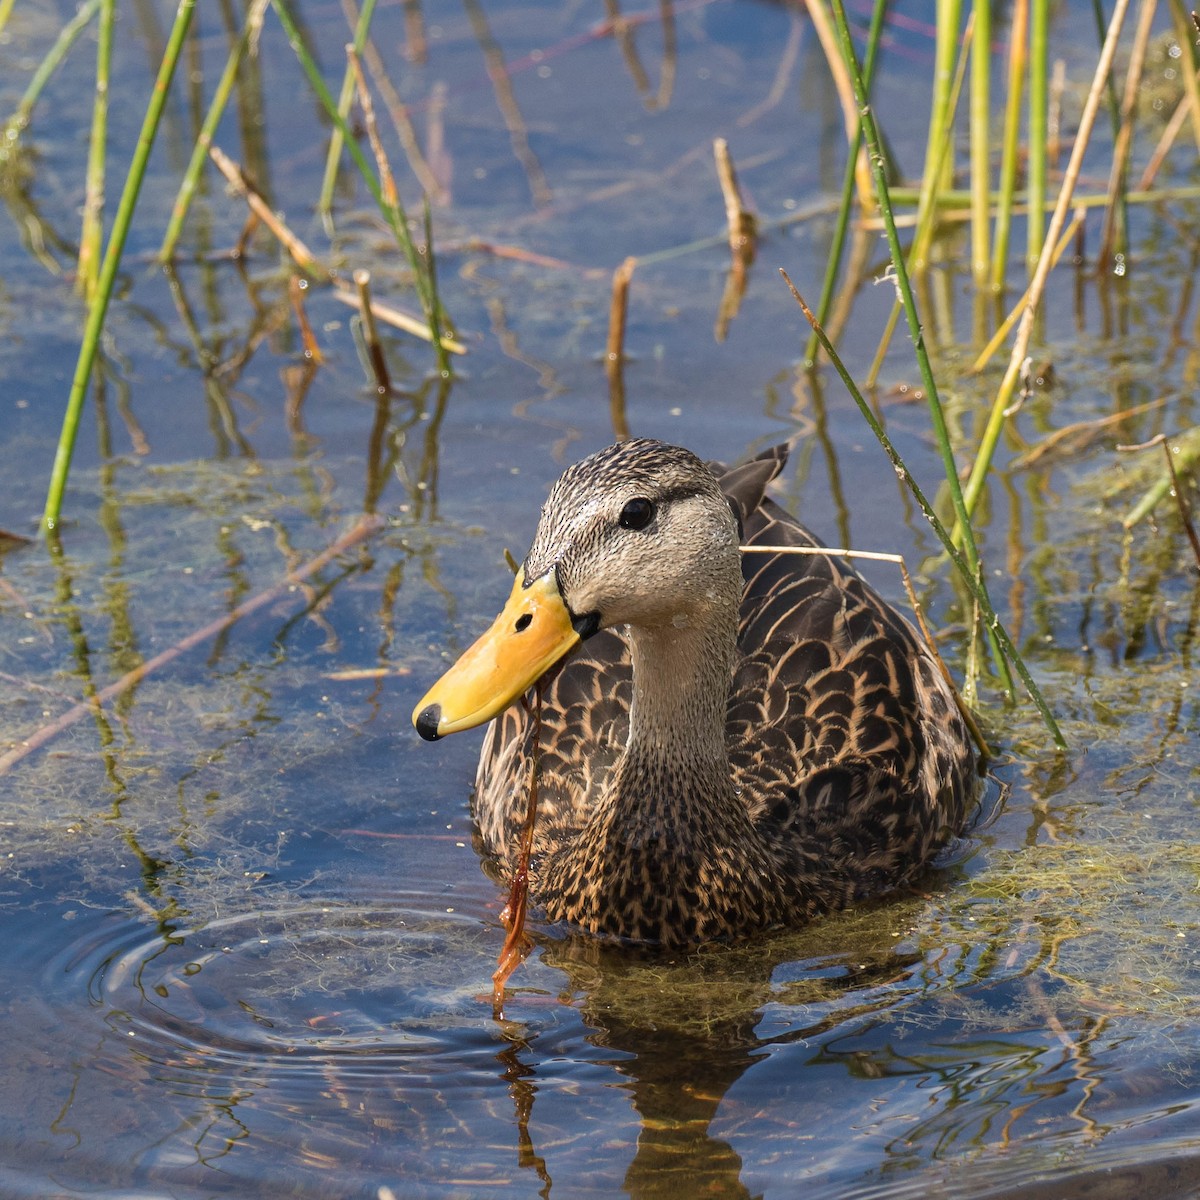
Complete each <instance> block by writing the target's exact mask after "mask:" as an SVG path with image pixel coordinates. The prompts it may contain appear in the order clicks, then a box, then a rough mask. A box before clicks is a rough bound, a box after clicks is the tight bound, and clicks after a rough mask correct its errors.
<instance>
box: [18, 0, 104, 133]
mask: <svg viewBox="0 0 1200 1200" xmlns="http://www.w3.org/2000/svg"><path fill="white" fill-rule="evenodd" d="M101 2H102V0H85V3H83V4H81V5H80V6H79V8H78V9H77V10H76V12H75V15H74V16H73V17H72V18H71V19H70V20H69V21H68V22H67V23H66V24H65V25H64V26H63V27H62V29H61V30H59V34H58V37H57V38H55V39H54V45H53V46H51V47H50V50H49V52H48V53H47V55H46V57H45V58H43V59H42V61H41V62H40V63H38V65H37V69H36V70H35V71H34V73H33V75H32V76H31V78H30V80H29V83H28V84H27V85H26V87H25V91H24V93H23V94H22V96H21V99H20V100H19V101H18V103H17V108H16V111H15V112H14V113H13V115H12V116H11V117H9V119H8V120H7V121H6V122H5V123H4V129H3V136H2V137H0V154H4V153H8V148H9V147H10V146H12V145H14V144H15V143H16V142H17V140H18V138H19V137H20V135H21V131H22V130H23V129H24V128H25V127H26V126H27V125H28V124H29V121H30V117H31V116H32V114H33V109H34V106H35V105H36V104H37V102H38V97H39V96H41V94H42V90H43V89H44V88H45V86H46V84H47V83H48V82H49V81H50V78H51V76H52V75H53V74H54V72H55V71H57V70H58V68H59V67H60V66H61V65H62V62H63V60H64V59H65V58H66V57H67V54H68V52H69V51H70V49H71V47H72V46H73V45H74V44H75V41H76V39H77V38H78V37H79V35H80V34H81V33H82V32H83V31H84V30H85V29H86V28H87V27H88V25H89V24H90V22H91V20H92V18H93V17H94V16H95V15H96V13H97V12H99V11H100V4H101ZM3 16H4V18H5V20H7V19H8V13H7V12H5V13H3ZM0 28H3V25H2V24H0Z"/></svg>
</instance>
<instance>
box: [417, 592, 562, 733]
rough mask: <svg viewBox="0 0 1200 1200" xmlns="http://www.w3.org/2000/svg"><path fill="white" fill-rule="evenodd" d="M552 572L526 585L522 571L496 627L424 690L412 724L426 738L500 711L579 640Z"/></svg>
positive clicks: (481, 720) (469, 726) (470, 725)
mask: <svg viewBox="0 0 1200 1200" xmlns="http://www.w3.org/2000/svg"><path fill="white" fill-rule="evenodd" d="M579 640H580V635H579V633H578V632H577V631H576V630H575V627H574V626H573V625H572V623H571V612H570V610H569V609H568V608H567V605H566V602H565V601H564V600H563V598H562V593H561V592H559V590H558V580H557V579H556V578H555V572H554V571H552V570H551V571H547V572H546V574H545V575H543V576H542V577H541V578H540V579H535V580H534V581H533V582H532V583H531V584H529V586H528V587H526V586H525V572H524V570H523V569H522V570H520V571H518V572H517V577H516V579H515V580H514V581H513V589H512V592H511V594H510V595H509V597H508V602H507V603H506V604H505V606H504V608H503V610H502V611H501V613H500V615H499V616H498V617H497V618H496V619H495V621H494V622H492V627H491V628H490V629H489V630H488V631H487V633H485V634H484V635H483V636H482V637H481V638H480V639H479V640H478V641H477V642H476V643H475V644H474V645H473V646H472V647H471V648H470V649H469V650H467V652H466V653H465V654H464V655H463V656H462V657H461V658H460V659H459V660H458V662H456V663H455V664H454V666H452V667H451V668H450V670H448V671H447V672H446V673H445V675H443V676H442V677H441V679H439V680H438V681H437V683H435V684H434V685H433V687H431V688H430V689H429V691H428V692H426V693H425V695H424V697H423V698H422V700H421V702H420V703H419V704H418V705H417V707H416V708H415V709H413V717H412V721H413V724H414V725H415V726H416V729H417V732H418V733H419V734H420V735H421V736H422V737H423V738H425V739H426V740H428V741H431V742H432V741H434V740H435V739H436V738H440V737H445V735H446V734H448V733H458V731H459V730H461V729H472V728H474V727H475V726H476V725H482V724H483V723H484V721H490V720H491V719H492V717H494V716H496V715H497V714H498V713H502V712H503V711H504V710H505V709H506V708H507V707H508V706H509V705H510V704H512V703H513V701H514V700H516V699H517V698H518V697H519V696H521V695H523V694H524V693H525V692H526V691H527V690H528V689H529V688H530V687H532V686H533V684H535V683H536V682H537V681H538V680H539V679H540V678H541V677H542V676H543V675H544V674H545V673H546V672H547V671H548V670H549V669H550V668H551V667H552V666H554V664H555V663H556V662H558V660H559V659H560V658H562V657H563V655H565V654H566V653H567V652H568V651H569V650H571V649H573V648H574V647H575V645H576V644H577V643H578V642H579Z"/></svg>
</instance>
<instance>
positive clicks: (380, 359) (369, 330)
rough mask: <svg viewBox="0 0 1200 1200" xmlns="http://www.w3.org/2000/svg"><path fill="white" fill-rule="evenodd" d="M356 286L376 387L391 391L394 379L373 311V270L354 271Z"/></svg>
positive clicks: (359, 313)
mask: <svg viewBox="0 0 1200 1200" xmlns="http://www.w3.org/2000/svg"><path fill="white" fill-rule="evenodd" d="M354 286H355V287H356V288H358V315H359V318H360V319H361V321H362V330H363V341H365V342H366V345H367V354H368V355H369V356H370V359H371V370H372V371H373V372H374V373H375V387H376V388H377V389H378V390H379V391H380V392H390V391H391V390H392V381H391V379H390V377H389V376H388V369H387V359H386V358H384V356H383V346H382V345H381V344H380V341H379V328H378V326H376V324H375V314H374V312H372V311H371V272H370V271H367V270H364V269H363V268H361V267H360V268H359V269H358V270H357V271H355V272H354Z"/></svg>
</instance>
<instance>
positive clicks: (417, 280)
mask: <svg viewBox="0 0 1200 1200" xmlns="http://www.w3.org/2000/svg"><path fill="white" fill-rule="evenodd" d="M271 7H272V8H273V9H274V10H275V14H276V16H278V17H279V23H280V24H281V25H282V26H283V29H284V32H285V33H286V34H287V38H288V42H289V43H290V44H291V47H292V52H293V53H294V54H295V55H296V57H297V58H298V59H299V60H300V65H301V66H302V67H303V68H304V73H305V74H306V75H307V76H308V81H309V83H310V84H311V85H312V89H313V91H314V92H316V94H317V98H318V99H319V100H320V101H321V103H322V105H324V107H325V111H326V113H328V114H329V119H330V120H331V121H332V122H333V123H334V125H335V126H336V127H337V128H338V129H339V130H340V131H341V134H342V137H343V138H344V139H345V145H346V149H347V150H348V151H349V152H350V157H351V158H352V159H354V164H355V166H357V167H358V170H359V173H360V174H361V175H362V177H363V181H364V182H365V183H366V185H367V188H368V189H369V190H370V192H371V195H372V196H373V197H374V199H375V203H376V204H377V205H378V207H379V211H380V212H381V213H382V214H383V216H384V219H385V220H386V221H387V223H388V225H389V226H390V227H391V230H392V234H393V235H394V237H395V238H396V242H397V244H398V245H399V246H400V248H401V249H402V250H403V251H404V256H405V258H407V259H408V265H409V267H410V268H411V269H412V273H413V286H414V287H415V288H416V291H417V298H418V299H419V300H420V302H421V308H422V310H423V312H424V314H425V321H426V323H427V324H428V325H429V330H430V333H431V335H432V338H433V348H434V353H435V354H436V356H437V363H438V370H439V371H440V372H441V373H442V375H443V376H449V375H450V373H451V368H450V358H449V353H448V351H447V350H446V347H445V346H443V345H442V328H443V325H444V323H445V322H444V318H445V314H444V312H443V309H442V305H441V301H440V300H439V299H438V295H437V290H436V288H435V287H434V286H433V272H432V270H431V267H430V265H429V264H431V263H432V262H433V246H432V245H428V246H427V247H426V257H425V259H424V260H423V259H422V256H421V253H420V251H419V250H418V249H417V247H416V243H414V242H413V239H412V234H411V233H410V232H409V228H408V217H407V215H406V214H405V212H404V206H403V205H402V204H401V202H400V200H399V198H396V199H395V200H392V199H389V198H388V197H387V196H385V195H384V193H383V188H382V187H381V186H380V183H379V180H378V178H377V177H376V175H375V172H374V171H373V170H372V169H371V165H370V164H369V163H368V162H367V158H366V155H365V154H363V152H362V147H361V146H360V145H359V144H358V139H357V138H356V137H355V136H354V135H353V133H352V132H351V130H350V127H349V125H347V124H346V118H345V117H343V116H342V115H341V113H339V112H338V110H337V105H336V104H335V103H334V101H333V97H332V96H331V95H330V93H329V88H328V87H326V86H325V80H324V79H323V78H322V77H321V72H320V71H319V70H318V69H317V65H316V63H314V62H313V60H312V55H310V54H309V52H308V48H307V47H306V46H305V45H304V41H303V39H302V38H301V37H300V30H299V28H298V27H297V25H296V22H295V21H294V20H293V18H292V14H291V13H290V11H289V10H288V6H287V2H286V0H271Z"/></svg>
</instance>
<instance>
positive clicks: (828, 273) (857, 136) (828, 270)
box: [804, 0, 888, 363]
mask: <svg viewBox="0 0 1200 1200" xmlns="http://www.w3.org/2000/svg"><path fill="white" fill-rule="evenodd" d="M887 9H888V0H875V4H874V7H873V8H872V10H871V26H870V28H869V29H868V31H867V46H866V55H865V57H864V59H863V80H864V81H865V84H866V88H867V91H868V92H869V91H870V90H871V80H872V78H873V77H874V74H875V55H876V52H877V51H878V49H879V37H880V34H881V33H882V31H883V22H884V18H885V17H886V16H887ZM861 151H862V123H861V122H860V123H859V124H858V126H857V128H856V129H855V131H854V137H853V138H852V139H851V142H850V150H849V153H848V154H847V156H846V169H845V172H844V174H843V176H842V199H841V203H840V204H839V206H838V214H837V221H836V222H835V223H834V228H833V237H832V239H831V241H830V250H829V257H828V258H827V259H826V260H825V278H824V280H823V281H822V283H821V296H820V299H819V300H818V301H817V320H818V321H820V322H821V324H822V325H824V324H825V323H826V321H827V320H828V319H829V308H830V305H832V303H833V290H834V288H835V287H836V286H837V277H838V272H839V271H840V270H841V266H842V257H843V255H844V253H845V249H846V233H847V231H848V230H849V228H850V212H851V210H852V208H853V206H854V197H855V191H856V189H855V186H854V181H855V176H856V174H857V170H858V160H859V157H860V153H861ZM819 346H820V341H819V339H818V338H817V335H816V333H815V332H812V333H810V334H809V338H808V344H807V345H806V346H805V347H804V361H805V363H813V362H815V361H816V358H817V348H818V347H819Z"/></svg>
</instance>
